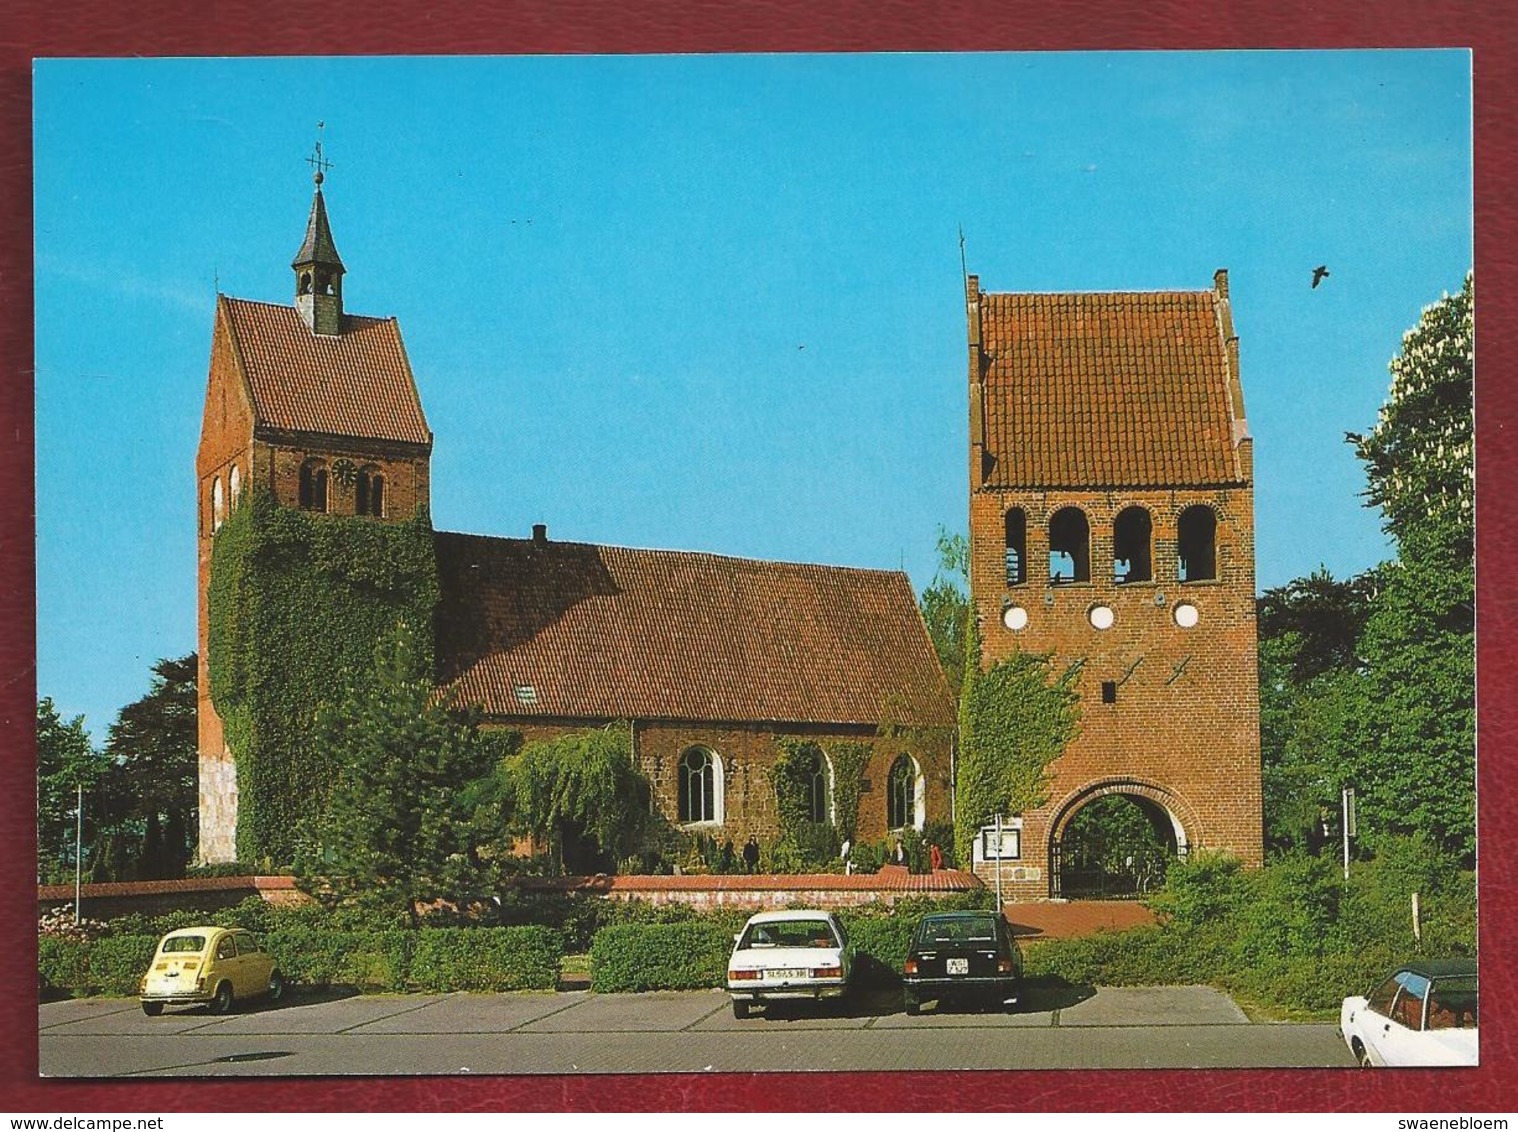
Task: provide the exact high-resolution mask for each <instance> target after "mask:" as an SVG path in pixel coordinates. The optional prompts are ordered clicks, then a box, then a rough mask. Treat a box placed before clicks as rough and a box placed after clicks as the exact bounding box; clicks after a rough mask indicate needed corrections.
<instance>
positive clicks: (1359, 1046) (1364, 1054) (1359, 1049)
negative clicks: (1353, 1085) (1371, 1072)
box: [1354, 1038, 1376, 1069]
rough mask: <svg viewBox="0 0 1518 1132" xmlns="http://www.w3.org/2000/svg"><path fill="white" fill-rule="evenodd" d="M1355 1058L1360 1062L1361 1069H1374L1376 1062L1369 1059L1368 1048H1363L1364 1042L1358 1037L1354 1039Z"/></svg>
mask: <svg viewBox="0 0 1518 1132" xmlns="http://www.w3.org/2000/svg"><path fill="white" fill-rule="evenodd" d="M1354 1053H1355V1060H1356V1061H1358V1062H1359V1063H1360V1068H1361V1069H1374V1068H1375V1067H1376V1063H1375V1062H1374V1061H1372V1060H1371V1059H1370V1050H1368V1049H1366V1048H1365V1043H1364V1042H1362V1041H1361V1040H1360V1039H1359V1038H1356V1039H1355V1046H1354Z"/></svg>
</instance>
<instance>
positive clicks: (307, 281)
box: [297, 271, 311, 295]
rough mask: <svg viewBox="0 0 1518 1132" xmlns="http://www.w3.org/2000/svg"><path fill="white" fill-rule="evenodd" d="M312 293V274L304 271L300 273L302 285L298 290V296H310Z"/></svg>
mask: <svg viewBox="0 0 1518 1132" xmlns="http://www.w3.org/2000/svg"><path fill="white" fill-rule="evenodd" d="M310 293H311V273H310V272H309V271H302V272H301V273H300V285H299V287H298V288H297V294H301V295H309V294H310Z"/></svg>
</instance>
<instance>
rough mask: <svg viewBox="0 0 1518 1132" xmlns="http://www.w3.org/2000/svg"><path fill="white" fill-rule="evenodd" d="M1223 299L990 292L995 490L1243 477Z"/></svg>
mask: <svg viewBox="0 0 1518 1132" xmlns="http://www.w3.org/2000/svg"><path fill="white" fill-rule="evenodd" d="M1224 301H1226V300H1220V299H1219V297H1218V296H1217V295H1216V294H1214V292H1212V291H1154V292H1108V293H1076V294H988V293H982V294H981V295H980V327H981V349H982V351H983V353H984V355H985V358H986V362H987V369H986V371H985V375H984V377H983V379H982V380H983V381H984V385H985V394H984V396H985V436H986V451H987V454H988V455H989V456H990V457H991V458H992V460H991V467H990V474H989V478H988V479H987V480H986V481H985V485H984V486H987V487H1017V488H1030V487H1032V488H1041V487H1166V486H1171V485H1183V484H1185V485H1195V484H1225V483H1239V482H1242V481H1243V479H1244V474H1243V472H1242V470H1241V466H1240V462H1239V459H1238V455H1237V453H1236V451H1235V447H1234V437H1235V431H1234V424H1235V422H1234V419H1233V411H1232V408H1231V404H1230V394H1229V383H1230V380H1232V379H1234V378H1235V377H1236V375H1232V374H1230V360H1229V349H1228V345H1227V342H1226V340H1225V338H1224V332H1223V329H1222V328H1223V325H1224V321H1223V320H1224V317H1225V313H1226V312H1225V311H1220V309H1219V304H1220V303H1221V302H1224ZM1240 427H1241V428H1242V421H1241V422H1240Z"/></svg>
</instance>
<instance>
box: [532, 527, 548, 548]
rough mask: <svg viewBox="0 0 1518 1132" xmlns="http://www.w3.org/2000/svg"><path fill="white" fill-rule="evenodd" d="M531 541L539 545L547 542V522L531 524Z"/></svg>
mask: <svg viewBox="0 0 1518 1132" xmlns="http://www.w3.org/2000/svg"><path fill="white" fill-rule="evenodd" d="M532 541H533V542H535V543H537V544H538V545H539V546H542V545H544V544H545V543H547V542H548V524H547V523H534V524H533V525H532Z"/></svg>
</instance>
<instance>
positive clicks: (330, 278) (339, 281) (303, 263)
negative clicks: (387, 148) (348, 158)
mask: <svg viewBox="0 0 1518 1132" xmlns="http://www.w3.org/2000/svg"><path fill="white" fill-rule="evenodd" d="M306 161H307V162H308V163H310V165H311V167H312V168H313V169H314V170H315V173H314V175H313V177H312V180H314V181H315V182H316V196H315V197H314V198H313V199H312V201H311V216H310V219H308V220H307V221H306V238H305V240H303V241H302V242H301V245H300V250H299V251H298V252H296V253H295V258H294V259H293V260H292V261H291V262H290V266H291V267H292V268H293V269H294V270H295V309H296V310H297V311H298V312H300V317H301V319H302V320H303V321H304V322H305V324H306V326H307V328H309V329H310V331H311V333H313V334H325V335H332V334H341V333H342V332H343V272H344V270H345V268H344V267H343V261H342V258H341V257H340V256H339V255H338V254H337V244H336V243H334V242H333V239H332V225H331V224H330V223H328V221H327V203H326V201H325V200H323V199H322V182H323V181H324V180H326V171H327V170H328V169H330V168H332V163H331V162H330V161H328V160H327V159H326V158H325V157H324V156H322V143H321V138H320V137H318V138H317V141H316V149H315V151H314V152H313V153H312V154H311V156H310V157H308V158H306Z"/></svg>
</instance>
